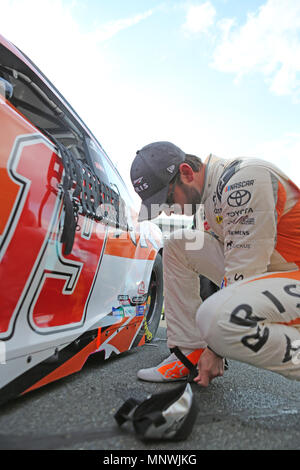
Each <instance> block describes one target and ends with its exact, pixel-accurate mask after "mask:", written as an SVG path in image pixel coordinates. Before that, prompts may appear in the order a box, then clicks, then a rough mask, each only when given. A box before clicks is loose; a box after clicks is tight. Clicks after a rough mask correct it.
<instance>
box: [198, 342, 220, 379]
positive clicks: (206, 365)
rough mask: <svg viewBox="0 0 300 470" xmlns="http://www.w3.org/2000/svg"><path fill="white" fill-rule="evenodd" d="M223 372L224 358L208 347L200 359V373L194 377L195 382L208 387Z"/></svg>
mask: <svg viewBox="0 0 300 470" xmlns="http://www.w3.org/2000/svg"><path fill="white" fill-rule="evenodd" d="M223 374H224V359H222V358H221V357H219V356H217V355H216V354H215V353H214V352H213V351H211V350H210V349H208V348H206V349H205V350H204V351H203V353H202V354H201V356H200V359H199V361H198V375H197V377H195V378H194V382H196V383H197V384H198V385H202V386H203V387H207V386H208V385H209V384H210V382H211V381H212V380H213V379H214V378H215V377H221V376H222V375H223Z"/></svg>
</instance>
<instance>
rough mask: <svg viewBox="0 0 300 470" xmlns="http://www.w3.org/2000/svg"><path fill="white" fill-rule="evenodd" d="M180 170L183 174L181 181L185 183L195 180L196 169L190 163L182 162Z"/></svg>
mask: <svg viewBox="0 0 300 470" xmlns="http://www.w3.org/2000/svg"><path fill="white" fill-rule="evenodd" d="M179 171H180V175H181V181H182V182H183V183H185V184H186V183H191V182H192V181H194V171H193V169H192V168H191V167H190V165H188V163H181V164H180V166H179Z"/></svg>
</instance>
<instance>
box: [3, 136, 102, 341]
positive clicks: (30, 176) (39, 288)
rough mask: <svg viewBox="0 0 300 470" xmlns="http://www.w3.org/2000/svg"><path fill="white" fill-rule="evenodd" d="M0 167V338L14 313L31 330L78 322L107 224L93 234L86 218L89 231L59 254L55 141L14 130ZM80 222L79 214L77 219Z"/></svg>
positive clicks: (58, 176) (59, 200) (11, 325)
mask: <svg viewBox="0 0 300 470" xmlns="http://www.w3.org/2000/svg"><path fill="white" fill-rule="evenodd" d="M4 158H5V157H4ZM1 159H3V155H1ZM1 166H2V168H0V169H1V171H0V184H1V190H2V191H4V192H5V193H4V194H5V200H4V201H5V204H4V205H5V207H1V215H2V216H1V220H0V261H1V265H0V283H1V292H0V302H1V306H2V307H1V317H0V340H3V339H9V338H10V337H11V336H12V334H13V331H14V327H15V324H16V320H17V318H18V316H19V315H20V312H22V321H24V315H23V313H24V312H25V314H26V317H27V321H29V324H30V327H31V328H32V329H33V330H35V331H36V332H38V333H44V334H47V333H54V332H58V331H60V330H61V329H67V328H76V327H78V326H80V325H82V323H83V322H84V315H85V308H84V307H85V304H86V302H87V299H88V296H89V293H90V290H91V288H92V285H93V280H94V277H95V273H96V272H97V269H99V263H100V260H101V254H102V252H103V246H104V240H105V236H106V228H105V227H104V226H102V227H101V228H100V229H99V227H97V233H96V230H95V228H94V224H92V225H91V227H92V230H91V233H89V236H88V237H87V235H86V234H85V236H84V237H82V236H81V233H80V232H76V235H75V241H74V248H73V250H72V253H71V254H70V255H68V256H67V257H65V256H63V255H62V251H61V243H60V242H59V239H60V230H61V225H62V223H61V222H62V220H61V219H62V218H63V217H64V211H63V210H62V198H61V194H60V192H59V191H58V189H57V188H58V184H59V183H60V182H61V177H62V171H63V169H62V165H61V163H60V159H59V157H58V156H57V154H56V153H55V149H54V147H53V146H52V145H51V144H50V142H48V141H47V140H46V139H45V138H43V137H42V136H41V135H40V134H30V135H28V134H27V135H23V136H19V137H17V138H16V141H15V143H14V146H13V149H12V152H11V154H10V156H9V158H8V157H7V158H6V161H4V162H3V161H2V160H1ZM3 166H4V168H3ZM5 166H6V168H5ZM84 223H85V222H84V217H80V218H79V224H82V225H83V224H84ZM97 225H98V224H97ZM100 225H102V224H100ZM85 260H88V263H85V262H84V261H85Z"/></svg>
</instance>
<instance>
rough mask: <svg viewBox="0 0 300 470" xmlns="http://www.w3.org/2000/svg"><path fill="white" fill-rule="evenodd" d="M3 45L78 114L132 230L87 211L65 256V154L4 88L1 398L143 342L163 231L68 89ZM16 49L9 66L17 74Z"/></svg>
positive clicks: (0, 103)
mask: <svg viewBox="0 0 300 470" xmlns="http://www.w3.org/2000/svg"><path fill="white" fill-rule="evenodd" d="M0 47H1V49H0V51H3V50H7V51H9V53H10V54H14V55H15V58H16V66H18V67H20V64H23V65H24V66H23V67H22V73H24V71H26V70H27V73H28V70H30V74H31V80H34V79H36V83H40V82H41V81H42V82H43V91H42V92H40V95H41V96H42V93H46V94H47V91H48V98H47V99H53V96H54V95H55V99H56V100H57V102H58V103H59V104H60V106H61V108H62V109H63V110H64V111H65V112H66V110H67V111H68V113H70V114H68V115H67V118H68V121H67V122H71V121H72V122H73V124H70V132H73V127H72V126H73V125H74V126H75V127H76V126H78V134H80V133H82V135H83V141H84V140H85V139H88V141H89V143H90V145H93V147H94V149H95V151H96V152H98V153H99V155H101V160H99V161H98V160H97V162H96V161H94V163H95V165H96V164H98V165H99V166H100V167H101V171H102V172H103V175H104V176H105V177H107V179H109V178H111V177H112V178H114V181H117V184H115V183H112V185H115V186H118V188H121V192H120V193H119V197H120V200H121V199H122V198H123V195H124V201H125V206H126V207H125V209H126V220H127V229H125V228H124V227H119V226H113V225H112V224H110V223H108V222H105V221H104V220H97V218H95V217H94V218H93V217H92V216H88V215H86V214H84V213H81V212H80V211H79V213H78V214H77V219H76V224H77V225H76V231H75V235H74V241H73V245H72V250H71V252H70V253H67V254H66V252H65V251H64V245H63V243H62V242H61V235H62V230H63V227H64V224H65V221H66V207H65V200H64V196H63V191H62V180H63V177H64V175H65V174H66V169H65V168H64V165H63V161H62V156H61V154H60V152H59V151H58V148H57V147H56V145H55V143H54V141H52V139H51V138H49V133H47V132H46V130H45V133H44V132H43V129H41V128H38V127H37V126H36V125H34V123H32V122H31V120H30V119H29V118H28V115H30V113H29V114H28V115H27V116H26V115H25V114H26V113H25V114H24V113H23V112H20V110H19V109H17V107H16V106H17V104H18V101H17V100H16V101H15V105H14V103H13V102H12V101H13V100H8V99H6V98H5V96H2V95H1V94H0V122H1V131H0V137H1V145H0V184H1V196H0V261H1V265H0V284H1V292H0V302H1V313H0V346H1V347H0V372H1V373H0V403H1V402H4V401H6V400H8V399H10V398H14V397H16V396H18V395H22V394H24V393H27V392H28V391H31V390H33V389H36V388H38V387H41V386H43V385H45V384H47V383H50V382H52V381H54V380H58V379H60V378H62V377H65V376H66V375H69V374H71V373H74V372H77V371H78V370H80V369H81V368H82V366H83V365H84V363H85V362H86V360H87V358H88V357H89V356H90V355H91V354H93V353H95V352H100V351H102V352H103V355H104V357H105V358H108V357H109V356H110V355H111V354H119V353H121V352H123V351H126V350H128V349H130V348H132V347H135V346H138V345H141V344H144V343H145V334H142V333H141V329H142V326H143V322H144V310H145V305H146V303H145V301H146V298H145V294H146V293H147V289H148V285H149V282H150V277H151V271H152V267H153V263H154V260H155V257H156V255H157V253H158V252H159V250H161V248H162V235H161V232H160V230H159V229H157V227H156V226H154V225H153V224H151V223H148V222H145V223H142V224H138V223H137V210H138V209H137V207H135V206H134V204H133V203H132V200H131V198H130V196H129V195H128V194H127V193H126V187H125V186H126V185H125V184H124V182H123V181H122V179H121V177H120V175H119V173H118V172H117V170H116V169H115V168H114V167H113V165H112V164H111V162H110V161H109V159H108V157H107V155H106V154H105V152H104V151H103V149H102V147H101V146H100V144H99V143H98V142H97V140H96V139H95V138H94V136H93V135H92V133H91V132H90V131H89V130H88V129H87V128H86V126H85V125H84V124H83V123H82V121H81V120H80V118H79V117H78V116H77V115H76V113H75V112H74V111H73V110H72V108H71V107H70V106H69V105H68V104H67V103H66V102H65V101H63V99H62V97H61V95H60V94H59V93H58V92H57V91H56V90H55V89H54V88H53V87H52V86H51V84H49V82H47V81H46V79H45V77H44V76H43V75H42V74H41V73H40V72H39V71H38V70H36V69H35V68H34V66H33V64H32V63H31V62H30V61H29V60H28V59H27V58H26V57H24V56H23V55H22V53H21V52H20V51H19V50H18V49H17V48H15V47H14V46H13V45H11V44H10V43H9V42H7V41H6V40H5V39H4V38H2V37H1V36H0ZM0 57H1V54H0ZM11 57H13V56H12V55H11V56H10V64H9V66H7V70H8V71H9V73H11V74H12V75H11V76H12V77H14V76H15V77H17V76H18V73H17V72H15V70H14V69H13V68H12V63H11V62H14V61H13V59H11ZM0 65H1V66H2V69H3V68H4V67H5V66H6V64H5V63H3V62H2V63H1V64H0ZM75 130H76V129H75ZM83 143H84V142H83ZM97 158H98V157H97ZM91 162H92V164H93V158H90V160H89V162H88V163H89V164H91ZM102 165H103V167H105V168H104V169H103V168H102ZM92 173H93V170H92ZM108 173H110V175H109V176H107V175H108ZM93 174H94V173H93ZM101 174H102V173H101ZM118 190H119V189H118ZM82 197H83V196H82ZM81 202H82V201H81Z"/></svg>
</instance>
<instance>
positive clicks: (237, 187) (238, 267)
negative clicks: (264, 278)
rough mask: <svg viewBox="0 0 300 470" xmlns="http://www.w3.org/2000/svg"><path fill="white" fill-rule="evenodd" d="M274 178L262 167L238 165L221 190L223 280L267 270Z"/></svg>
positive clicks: (273, 219) (273, 232) (273, 217)
mask: <svg viewBox="0 0 300 470" xmlns="http://www.w3.org/2000/svg"><path fill="white" fill-rule="evenodd" d="M276 200H277V179H276V177H275V176H274V175H273V174H272V173H271V172H270V171H269V170H267V169H266V168H264V167H257V166H251V165H250V166H247V167H244V168H241V169H240V170H239V171H238V172H236V173H235V174H234V175H233V177H232V178H230V180H229V181H228V185H227V186H226V188H224V191H223V193H222V199H221V204H222V216H223V222H222V225H223V235H224V256H225V277H224V284H223V285H225V286H226V285H228V284H231V283H233V282H235V281H240V280H243V279H245V278H248V277H251V276H255V275H257V274H263V273H264V272H266V271H267V266H268V264H269V262H270V257H271V254H272V252H273V250H274V247H275V244H276V226H277V212H276Z"/></svg>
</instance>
